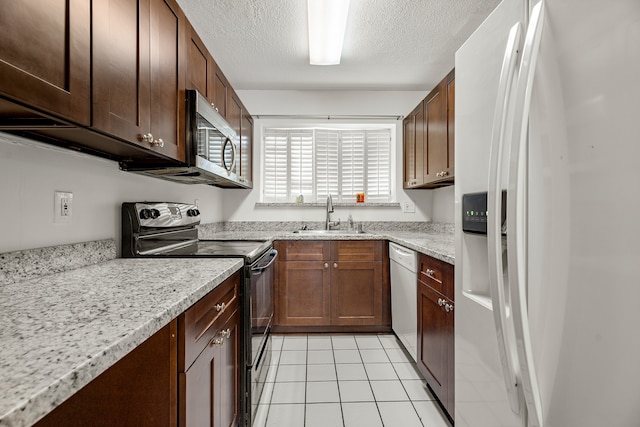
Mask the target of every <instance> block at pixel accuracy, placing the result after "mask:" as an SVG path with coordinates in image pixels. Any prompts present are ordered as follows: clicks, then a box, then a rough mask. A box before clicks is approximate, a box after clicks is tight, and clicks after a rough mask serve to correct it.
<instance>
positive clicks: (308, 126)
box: [257, 120, 401, 205]
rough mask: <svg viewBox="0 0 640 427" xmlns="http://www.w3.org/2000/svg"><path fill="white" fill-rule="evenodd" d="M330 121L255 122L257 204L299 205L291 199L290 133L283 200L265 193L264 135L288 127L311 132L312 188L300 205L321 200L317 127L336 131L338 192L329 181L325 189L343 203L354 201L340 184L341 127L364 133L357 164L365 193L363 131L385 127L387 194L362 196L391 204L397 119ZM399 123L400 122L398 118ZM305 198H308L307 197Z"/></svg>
mask: <svg viewBox="0 0 640 427" xmlns="http://www.w3.org/2000/svg"><path fill="white" fill-rule="evenodd" d="M331 122H332V123H330V122H329V120H326V121H322V122H320V123H318V122H313V123H304V124H300V123H295V124H292V123H291V121H285V120H265V121H264V122H262V121H261V123H259V126H258V129H259V131H260V134H259V135H257V136H258V138H257V140H258V141H259V142H260V145H261V146H260V165H261V170H260V171H259V175H260V186H259V188H260V194H259V202H258V203H261V204H269V205H278V204H282V205H291V204H296V205H300V204H299V203H295V197H296V195H294V194H293V193H292V181H291V151H292V150H291V140H290V137H288V138H287V145H288V147H287V152H288V158H287V168H288V172H287V190H286V191H287V198H286V199H287V200H286V201H283V200H277V199H276V200H271V199H268V198H267V197H266V196H267V195H266V188H265V187H266V179H265V178H266V170H265V167H266V138H267V135H268V132H269V131H272V130H282V131H289V132H292V131H293V132H295V131H296V130H310V131H312V132H313V134H312V144H313V166H312V168H313V172H312V189H311V194H308V193H306V194H305V200H304V203H302V204H301V205H315V204H318V203H324V200H319V199H318V155H317V150H318V146H317V141H316V140H317V132H318V131H323V130H326V131H335V132H338V133H339V134H338V144H337V150H338V153H337V155H338V163H339V164H340V167H339V168H338V180H337V187H338V194H334V192H333V190H331V189H330V188H331V187H332V186H331V184H330V182H328V183H327V185H328V188H329V190H328V191H329V192H331V194H332V196H333V198H334V203H345V204H351V203H354V204H355V195H344V194H343V192H344V188H343V174H344V168H343V167H342V165H343V163H344V162H343V160H344V159H343V154H344V153H343V151H344V147H343V144H344V138H343V133H344V132H345V131H354V132H359V133H363V134H364V141H365V143H364V144H363V146H362V150H363V156H364V157H363V159H362V162H361V167H362V168H363V175H362V184H363V188H365V190H364V191H365V193H367V192H368V186H369V184H370V182H369V173H370V171H369V170H368V167H369V164H370V161H369V156H370V153H369V151H370V149H368V144H366V141H367V139H368V135H367V132H372V131H379V130H386V131H387V132H388V135H389V142H388V144H389V145H388V151H387V156H388V158H389V163H388V176H387V181H388V188H389V196H388V199H386V200H380V199H379V198H376V199H375V200H372V199H371V198H369V197H366V196H365V204H366V203H369V204H374V203H375V204H379V205H385V204H395V197H396V188H395V185H396V176H395V175H396V174H397V167H396V158H397V154H396V151H397V140H398V135H397V133H398V129H399V128H398V123H399V122H398V121H397V120H388V121H386V120H381V121H376V122H375V123H335V121H334V120H331ZM400 123H401V122H400ZM309 198H311V199H312V200H309ZM358 205H362V203H358Z"/></svg>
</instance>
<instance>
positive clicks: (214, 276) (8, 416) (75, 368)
mask: <svg viewBox="0 0 640 427" xmlns="http://www.w3.org/2000/svg"><path fill="white" fill-rule="evenodd" d="M158 261H161V262H163V263H166V265H167V266H168V267H167V268H168V269H169V268H170V267H169V266H170V265H175V266H176V267H177V268H182V267H189V268H192V269H193V268H194V267H196V268H197V266H198V265H200V266H201V267H202V271H201V272H198V274H195V275H190V274H188V273H186V274H187V275H188V277H193V276H197V277H195V279H196V281H195V282H193V283H190V284H189V285H188V287H187V289H185V290H183V291H180V290H176V289H173V290H171V288H175V286H173V285H174V284H172V283H168V282H169V281H171V280H175V279H176V276H172V275H168V276H167V275H166V274H162V273H160V272H158V274H156V275H154V274H153V273H151V274H148V273H147V275H146V279H149V278H157V280H158V281H161V280H163V279H164V280H166V281H167V283H166V284H163V283H154V284H153V286H152V287H150V288H149V289H148V292H149V293H151V292H158V289H162V290H163V291H164V293H163V295H175V296H174V298H173V299H171V298H169V300H168V301H166V304H157V305H156V306H155V307H154V308H153V309H151V310H150V311H149V312H145V313H142V314H141V315H140V320H139V322H137V323H136V322H132V323H129V324H128V325H127V326H123V325H122V324H123V323H127V322H126V321H125V320H122V319H121V320H120V322H119V325H118V328H117V331H115V332H114V334H112V335H113V336H112V337H108V339H107V341H105V345H104V346H103V347H99V344H97V345H96V346H94V348H93V350H92V351H91V352H90V353H89V352H87V353H89V354H88V355H86V353H85V354H84V355H82V356H80V354H79V353H78V354H67V355H66V356H67V357H68V358H70V359H72V360H63V361H62V363H63V364H64V367H63V368H61V369H64V371H65V372H64V373H63V374H59V373H57V374H50V375H49V376H46V375H45V376H38V377H37V378H36V379H35V380H33V382H34V384H33V385H31V384H26V385H25V384H24V383H22V384H20V382H21V381H24V380H25V379H27V378H28V379H31V378H32V377H33V373H34V371H37V370H41V369H46V368H48V367H49V366H40V365H35V366H34V367H32V368H28V369H27V370H26V371H24V370H23V371H20V366H14V367H13V368H14V369H11V366H9V367H8V368H7V363H9V364H10V363H12V362H7V361H6V360H5V361H4V362H2V363H0V372H2V373H3V376H5V374H7V372H8V371H11V372H15V371H17V372H20V373H19V374H18V375H17V377H18V378H15V377H14V378H11V377H9V378H4V379H3V383H4V385H0V397H2V400H4V403H2V404H0V426H11V427H17V426H29V425H32V424H34V423H35V422H37V421H38V420H39V419H40V418H42V417H44V416H45V415H47V414H48V413H49V412H51V411H52V410H53V409H55V408H56V407H57V406H59V405H60V404H61V403H63V402H64V401H65V400H66V399H67V398H69V397H71V396H72V395H73V394H74V393H76V392H77V391H79V390H80V389H81V388H82V387H84V386H85V385H86V384H88V383H89V382H90V381H91V380H93V379H94V378H96V377H97V376H98V375H100V374H101V373H103V372H104V371H106V370H107V369H108V368H110V367H111V366H113V365H114V364H115V363H116V362H118V361H119V360H120V359H122V358H123V357H124V356H125V355H126V354H128V353H129V352H130V351H131V350H133V349H134V348H135V347H137V346H138V345H140V344H141V343H143V342H144V341H145V340H146V339H147V338H149V337H151V336H152V335H153V334H155V333H156V332H158V331H159V330H160V329H162V328H163V327H164V326H166V325H167V324H169V322H171V321H172V320H173V319H175V318H176V317H178V316H179V315H180V314H181V313H183V312H184V311H185V310H187V309H188V308H189V307H191V306H192V305H193V304H194V303H195V302H197V301H198V300H200V299H201V298H202V297H204V296H205V295H206V294H208V293H209V292H210V291H211V290H213V289H215V288H216V287H217V286H218V285H219V284H221V283H222V282H223V281H224V280H225V279H227V278H228V277H230V276H231V275H232V274H234V273H235V272H236V271H238V270H240V269H241V268H242V266H243V260H242V259H241V258H224V259H211V258H209V259H206V260H205V259H193V258H192V259H162V260H158V259H156V260H155V261H154V260H151V259H136V260H131V259H128V260H126V259H115V260H112V261H106V262H104V263H101V264H96V265H92V266H88V267H83V268H78V269H76V270H71V271H68V272H63V273H57V274H53V275H48V276H43V277H40V278H35V279H29V280H26V281H23V282H17V283H14V284H9V285H8V286H13V287H14V288H15V289H18V290H25V289H29V287H37V286H40V285H43V286H46V285H47V284H48V283H53V282H57V281H58V280H61V279H62V278H65V279H67V280H68V279H70V278H71V279H72V280H80V279H78V278H79V277H80V276H83V275H84V274H87V273H88V274H89V275H93V276H92V277H95V276H96V275H98V274H100V273H101V272H105V271H107V270H115V271H118V270H119V269H121V270H122V271H131V270H135V268H136V267H135V266H131V264H138V263H147V264H149V263H154V262H158ZM181 274H185V273H181ZM116 276H117V275H116ZM98 277H99V276H98ZM204 277H206V279H205V278H204ZM82 280H85V281H86V280H90V279H86V278H85V279H82ZM39 282H40V283H39ZM101 286H106V287H108V286H109V284H106V283H101ZM142 286H144V284H142ZM107 289H108V288H107ZM3 292H5V293H6V292H7V291H6V290H4V291H3ZM27 292H29V291H27ZM33 292H37V291H33ZM107 292H108V291H107ZM141 293H144V290H142V291H141V290H138V295H139V294H141ZM119 299H120V300H122V301H123V302H121V303H120V304H119V305H118V304H111V306H119V307H125V308H124V309H126V306H127V302H125V300H126V299H127V295H120V298H119ZM91 302H95V301H91ZM0 305H1V304H0ZM4 308H6V307H3V309H4ZM23 308H24V307H23ZM60 309H61V310H73V311H76V312H77V311H80V312H82V310H83V308H77V307H73V308H71V309H69V308H68V307H61V308H60ZM90 309H92V307H86V310H87V311H88V310H90ZM131 310H135V307H134V308H131ZM23 314H24V313H23ZM10 315H11V314H9V316H10ZM129 315H131V313H129ZM123 316H124V317H128V316H127V314H122V313H121V315H120V317H123ZM7 317H8V316H6V315H5V316H3V317H1V318H0V324H4V323H5V321H6V319H7ZM49 317H51V316H49ZM115 317H118V316H115ZM6 323H10V324H9V325H7V326H8V327H9V328H8V329H10V328H11V326H13V323H11V322H10V321H6ZM89 323H90V324H92V327H93V330H91V329H89V330H85V331H82V334H84V336H87V337H90V336H93V335H94V334H98V335H100V334H101V333H102V331H101V330H100V329H98V328H99V327H100V326H101V325H100V321H97V322H96V318H92V319H91V320H90V321H89ZM93 324H95V325H93ZM129 325H130V326H129ZM31 326H32V327H33V325H31ZM70 329H72V328H70ZM28 332H33V333H39V334H41V335H40V336H39V339H40V340H42V342H43V343H46V341H47V340H46V336H42V331H41V330H40V329H36V330H34V331H29V330H28V329H27V328H25V329H24V330H18V331H17V332H16V333H17V334H25V333H28ZM74 333H75V331H73V330H70V331H69V334H70V335H72V334H74ZM66 334H67V332H66V331H65V332H57V333H56V334H55V335H58V336H63V335H66ZM26 339H27V340H29V339H31V340H33V338H30V337H27V338H26ZM51 339H54V338H51ZM79 344H82V343H79ZM92 344H95V343H92ZM43 347H44V348H43V349H42V350H41V351H40V353H41V354H42V357H41V358H40V360H36V361H35V364H37V363H40V364H45V363H46V362H49V360H48V359H47V357H48V356H47V355H46V354H45V353H46V351H45V350H46V346H45V345H43ZM5 348H6V347H5ZM32 350H33V351H32V352H31V353H29V350H22V351H24V352H25V353H28V354H30V355H33V353H35V352H38V351H39V349H38V348H35V349H32ZM18 352H19V351H18ZM9 353H10V351H9ZM36 354H37V353H36ZM0 355H2V358H3V359H4V358H5V357H7V354H3V350H2V349H0ZM7 359H8V357H7ZM16 359H17V360H16V361H15V362H14V363H15V364H16V365H17V364H18V363H20V364H23V363H29V362H27V361H26V360H21V359H23V358H20V357H17V358H16ZM3 363H4V364H5V366H2V364H3ZM38 368H40V369H38ZM54 368H55V367H53V368H52V369H54ZM25 372H26V374H25V375H21V373H25ZM12 381H13V382H12ZM16 382H18V384H16ZM35 383H38V384H35Z"/></svg>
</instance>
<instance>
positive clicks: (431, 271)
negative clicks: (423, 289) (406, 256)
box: [425, 268, 435, 277]
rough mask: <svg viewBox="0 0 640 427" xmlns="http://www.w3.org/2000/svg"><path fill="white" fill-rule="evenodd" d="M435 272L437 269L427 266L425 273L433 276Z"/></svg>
mask: <svg viewBox="0 0 640 427" xmlns="http://www.w3.org/2000/svg"><path fill="white" fill-rule="evenodd" d="M433 273H435V271H433V270H431V269H430V268H427V271H425V274H426V275H427V276H429V277H433Z"/></svg>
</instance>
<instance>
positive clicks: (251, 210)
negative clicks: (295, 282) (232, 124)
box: [224, 90, 453, 221]
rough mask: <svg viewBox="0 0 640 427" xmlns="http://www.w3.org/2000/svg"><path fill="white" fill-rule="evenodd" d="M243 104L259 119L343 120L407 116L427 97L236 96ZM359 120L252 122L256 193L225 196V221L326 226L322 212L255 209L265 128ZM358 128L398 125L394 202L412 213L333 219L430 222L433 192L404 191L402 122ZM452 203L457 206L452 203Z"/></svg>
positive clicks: (356, 210)
mask: <svg viewBox="0 0 640 427" xmlns="http://www.w3.org/2000/svg"><path fill="white" fill-rule="evenodd" d="M238 95H239V96H240V98H241V99H242V102H243V103H244V104H245V105H246V107H247V109H248V110H249V112H251V114H252V115H254V116H260V115H295V116H316V115H327V116H330V115H343V116H363V115H370V116H381V115H384V116H387V115H388V116H403V115H405V114H407V113H409V112H410V111H411V110H412V109H413V108H414V107H415V106H416V105H417V104H418V102H420V101H421V100H422V99H423V98H424V96H425V93H424V92H421V91H405V92H403V91H395V92H394V91H273V90H268V91H267V90H244V91H242V90H241V91H238ZM354 122H355V120H354V119H351V120H333V119H331V120H311V119H304V118H300V119H275V118H260V119H256V120H255V121H254V153H253V155H254V166H253V189H252V190H234V191H231V192H228V193H225V207H224V217H225V219H226V220H228V221H323V220H324V218H325V210H324V208H322V207H317V208H313V207H295V208H275V207H270V208H267V207H256V206H255V203H256V202H258V201H260V194H261V189H262V187H261V182H260V177H261V174H262V165H261V161H262V129H263V128H265V127H269V126H286V125H287V124H289V125H291V124H295V125H303V124H309V125H311V124H324V125H332V124H345V123H354ZM357 122H358V123H371V122H375V123H380V122H386V123H393V124H395V125H396V138H395V150H394V152H395V159H394V160H392V161H393V162H394V164H395V165H396V168H395V174H394V176H393V180H392V186H393V190H392V191H393V197H394V201H397V202H400V203H401V204H402V203H404V202H405V201H409V202H411V203H413V204H415V212H414V213H403V211H402V209H401V208H399V207H395V208H391V207H384V208H373V207H371V208H369V207H364V206H359V207H353V208H346V207H344V208H342V207H336V209H335V213H334V214H333V215H332V219H334V218H335V219H337V218H340V219H341V220H343V221H344V220H346V219H347V217H348V215H349V214H351V215H352V216H353V219H354V221H430V220H431V218H432V192H431V191H430V190H409V191H404V190H403V189H402V120H396V119H392V118H389V119H385V120H380V119H378V120H367V119H361V120H358V121H357ZM452 203H453V202H452Z"/></svg>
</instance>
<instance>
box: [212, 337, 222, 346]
mask: <svg viewBox="0 0 640 427" xmlns="http://www.w3.org/2000/svg"><path fill="white" fill-rule="evenodd" d="M223 343H224V338H211V341H209V345H222V344H223Z"/></svg>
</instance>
